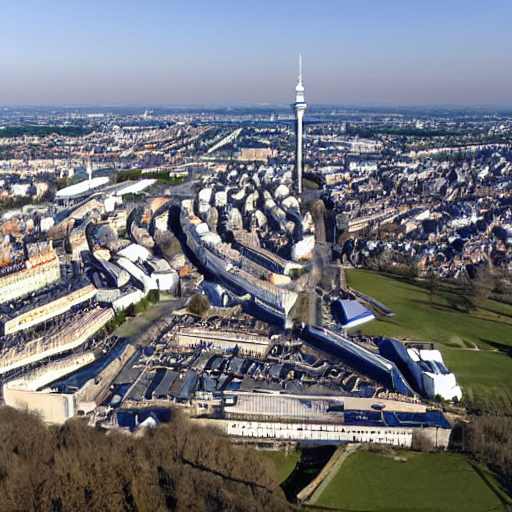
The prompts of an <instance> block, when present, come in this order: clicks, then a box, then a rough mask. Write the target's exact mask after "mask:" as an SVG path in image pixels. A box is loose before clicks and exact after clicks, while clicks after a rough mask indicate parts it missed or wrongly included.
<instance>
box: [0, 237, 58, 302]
mask: <svg viewBox="0 0 512 512" xmlns="http://www.w3.org/2000/svg"><path fill="white" fill-rule="evenodd" d="M26 253H27V258H26V261H25V264H24V268H22V269H21V270H17V271H15V272H12V273H6V274H0V304H4V303H6V302H10V301H13V300H15V299H18V298H19V297H23V296H24V295H28V294H29V293H32V292H34V291H36V290H39V289H41V288H44V287H45V286H47V285H48V284H50V283H54V282H55V281H58V280H59V279H60V263H59V258H58V257H57V254H56V253H55V251H54V249H53V247H52V244H51V242H40V243H36V244H30V245H28V246H27V249H26Z"/></svg>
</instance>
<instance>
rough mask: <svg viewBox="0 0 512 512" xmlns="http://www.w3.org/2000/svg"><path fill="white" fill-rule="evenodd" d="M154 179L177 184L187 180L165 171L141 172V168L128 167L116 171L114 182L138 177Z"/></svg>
mask: <svg viewBox="0 0 512 512" xmlns="http://www.w3.org/2000/svg"><path fill="white" fill-rule="evenodd" d="M142 178H144V179H154V180H158V181H163V182H164V183H167V184H168V185H178V184H180V183H182V182H184V181H186V180H187V178H186V177H178V176H172V177H171V176H169V173H168V172H167V171H161V172H150V173H144V174H142V170H140V169H129V170H127V171H119V172H117V173H116V179H115V182H116V183H124V182H125V181H137V180H140V179H142Z"/></svg>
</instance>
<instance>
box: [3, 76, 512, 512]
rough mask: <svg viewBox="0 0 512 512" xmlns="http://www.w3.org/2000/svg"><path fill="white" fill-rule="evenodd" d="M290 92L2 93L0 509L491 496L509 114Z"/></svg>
mask: <svg viewBox="0 0 512 512" xmlns="http://www.w3.org/2000/svg"><path fill="white" fill-rule="evenodd" d="M292 107H293V110H294V111H291V110H290V108H289V107H288V108H284V107H281V106H265V107H254V108H242V107H231V108H216V109H206V108H205V109H198V108H190V109H188V108H180V109H178V108H174V109H173V108H165V107H147V108H144V107H101V106H98V107H74V106H70V107H5V108H2V109H0V231H1V235H2V238H1V245H0V379H1V401H2V407H1V408H0V432H2V440H3V443H2V446H1V447H0V510H27V511H28V510H41V511H43V510H59V511H67V510H103V511H105V510H112V511H117V510H119V511H124V510H141V511H142V510H202V511H203V510H204V511H217V510H218V511H221V510H233V511H235V510H275V511H279V510H291V509H292V507H299V508H298V509H299V510H304V511H307V510H314V509H315V507H318V508H321V507H326V508H325V509H326V510H327V509H329V510H370V509H371V510H381V509H379V508H371V507H374V506H375V503H376V501H378V500H377V499H376V497H375V495H372V492H376V493H377V491H372V490H371V489H370V490H368V491H364V492H363V491H359V492H358V493H357V495H356V493H355V491H351V489H361V487H358V486H361V485H363V484H361V481H363V480H367V479H368V478H369V476H368V475H369V474H371V473H373V472H375V473H374V474H375V475H377V476H376V477H375V482H374V483H373V484H372V485H373V486H375V489H378V488H379V485H381V486H382V489H385V488H395V487H394V482H393V479H396V480H400V479H402V481H403V482H406V483H404V485H407V486H408V488H409V489H411V488H414V489H418V492H417V495H416V494H414V493H412V494H413V495H414V496H412V497H409V498H402V497H401V498H400V500H403V499H405V501H403V502H400V503H402V504H403V503H406V505H404V506H406V507H410V509H414V506H415V505H418V503H419V502H421V501H422V500H425V501H424V503H428V505H425V507H424V508H423V509H424V510H454V511H455V510H468V511H470V510H474V511H480V510H510V508H511V507H512V498H511V496H512V360H511V359H510V358H511V357H512V337H511V334H510V333H511V332H512V208H511V206H512V143H511V136H512V112H506V111H499V110H484V109H480V110H478V109H473V110H470V109H458V110H456V109H433V108H432V109H419V108H418V109H414V108H401V109H394V108H355V107H353V108H342V107H339V106H322V107H321V106H314V105H313V106H309V107H308V111H307V115H305V117H304V120H302V116H303V115H304V111H305V109H306V104H305V102H304V88H303V87H302V81H301V77H300V78H299V85H297V88H296V102H295V103H294V104H293V105H292ZM15 409H17V410H15ZM36 416H37V417H36ZM401 463H404V464H401ZM404 468H405V469H404ZM420 468H421V469H420ZM457 472H458V473H457ZM454 474H457V475H459V474H462V475H464V476H463V477H462V476H460V477H459V476H455V477H454V476H453V475H454ZM418 475H421V476H418ZM459 478H460V479H459ZM358 479H359V480H358ZM386 479H388V480H386ZM364 485H368V484H364ZM370 487H371V486H370ZM432 487H436V488H437V491H436V493H432V492H430V490H431V489H432ZM423 489H427V490H428V492H426V491H424V490H423ZM351 492H353V494H351ZM406 494H411V493H409V492H408V493H406ZM433 494H436V496H437V497H438V499H439V501H440V502H441V501H442V502H443V507H444V508H441V507H439V508H436V505H435V504H434V505H432V504H431V502H430V501H429V500H431V499H433V497H432V495H433ZM377 495H378V494H377ZM398 495H399V493H398V491H397V496H398ZM400 496H402V495H400ZM389 499H391V498H389ZM407 499H411V500H412V499H414V501H411V504H409V502H407ZM365 500H366V501H365ZM461 500H462V501H461ZM397 503H399V502H393V501H390V504H389V507H388V510H391V509H399V505H398V504H397ZM329 507H330V508H329ZM296 509H297V508H296ZM404 510H405V509H404Z"/></svg>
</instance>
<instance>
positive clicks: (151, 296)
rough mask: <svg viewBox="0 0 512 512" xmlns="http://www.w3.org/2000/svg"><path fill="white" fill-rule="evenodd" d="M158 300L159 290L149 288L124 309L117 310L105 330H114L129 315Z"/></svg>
mask: <svg viewBox="0 0 512 512" xmlns="http://www.w3.org/2000/svg"><path fill="white" fill-rule="evenodd" d="M159 300H160V291H159V290H151V291H150V292H149V293H148V294H147V296H146V297H144V298H143V299H142V300H140V301H139V302H137V304H130V305H129V306H128V307H127V308H126V310H123V311H119V313H117V315H116V316H115V317H114V318H112V320H110V321H109V322H108V323H107V324H106V325H105V330H106V331H107V332H108V333H112V332H114V331H115V330H116V329H117V328H118V327H119V326H120V325H122V324H124V323H125V322H126V320H127V319H128V317H129V316H137V315H138V314H139V313H142V312H143V311H146V309H148V308H149V306H151V305H152V304H156V303H157V302H158V301H159Z"/></svg>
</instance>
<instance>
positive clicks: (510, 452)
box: [458, 415, 512, 496]
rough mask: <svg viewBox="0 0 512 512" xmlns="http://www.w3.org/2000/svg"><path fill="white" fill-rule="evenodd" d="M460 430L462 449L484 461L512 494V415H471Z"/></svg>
mask: <svg viewBox="0 0 512 512" xmlns="http://www.w3.org/2000/svg"><path fill="white" fill-rule="evenodd" d="M461 429H462V430H461V432H460V433H459V434H458V436H460V440H459V443H460V445H461V447H462V451H464V452H465V453H467V454H469V455H471V456H472V457H473V458H475V459H476V460H477V461H478V462H480V463H482V464H485V465H486V466H487V467H488V468H489V469H490V470H491V471H492V472H493V473H495V474H496V475H497V476H498V477H499V479H500V480H501V482H502V484H503V485H504V487H505V490H506V492H507V494H508V495H509V496H512V418H511V417H508V416H492V415H481V416H476V415H472V416H470V418H469V422H468V423H467V424H465V425H463V426H462V427H461Z"/></svg>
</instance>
